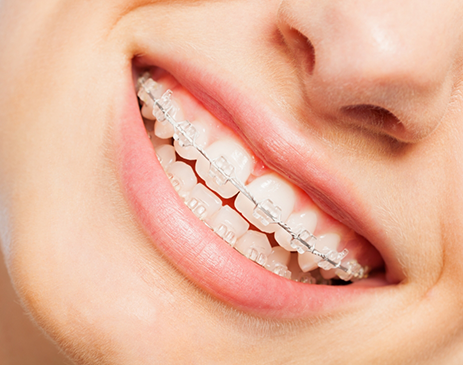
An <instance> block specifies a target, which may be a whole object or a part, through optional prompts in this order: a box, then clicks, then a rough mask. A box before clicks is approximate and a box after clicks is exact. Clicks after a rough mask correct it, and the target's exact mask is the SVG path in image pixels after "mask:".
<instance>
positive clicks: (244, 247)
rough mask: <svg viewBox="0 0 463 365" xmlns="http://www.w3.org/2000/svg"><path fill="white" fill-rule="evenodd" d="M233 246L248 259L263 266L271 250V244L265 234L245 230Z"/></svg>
mask: <svg viewBox="0 0 463 365" xmlns="http://www.w3.org/2000/svg"><path fill="white" fill-rule="evenodd" d="M235 248H236V249H237V250H238V251H239V252H241V253H242V254H243V255H244V256H246V257H247V258H248V259H250V260H252V261H255V262H256V263H258V264H259V265H262V266H264V265H265V264H266V262H267V258H268V256H269V255H270V254H271V252H272V246H271V245H270V242H269V241H268V238H267V236H266V235H265V234H263V233H261V232H257V231H247V232H246V233H245V234H244V235H243V236H242V237H241V238H240V239H239V240H238V241H237V242H236V245H235Z"/></svg>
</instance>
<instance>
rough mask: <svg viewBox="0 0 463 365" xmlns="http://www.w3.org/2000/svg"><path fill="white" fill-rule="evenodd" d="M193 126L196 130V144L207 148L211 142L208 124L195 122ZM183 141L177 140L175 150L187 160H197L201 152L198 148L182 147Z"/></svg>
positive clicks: (192, 123)
mask: <svg viewBox="0 0 463 365" xmlns="http://www.w3.org/2000/svg"><path fill="white" fill-rule="evenodd" d="M191 125H192V126H193V127H194V129H195V132H196V133H195V138H194V141H195V144H196V145H197V146H198V147H201V148H205V147H206V146H207V143H208V141H209V128H207V126H206V124H205V123H204V122H201V121H193V122H191ZM181 144H182V143H181V141H180V140H177V141H175V142H174V146H175V150H176V151H177V153H178V154H179V155H180V156H182V157H183V158H185V159H187V160H197V159H198V157H199V152H198V150H197V149H196V148H194V147H192V146H188V145H183V146H182V145H181Z"/></svg>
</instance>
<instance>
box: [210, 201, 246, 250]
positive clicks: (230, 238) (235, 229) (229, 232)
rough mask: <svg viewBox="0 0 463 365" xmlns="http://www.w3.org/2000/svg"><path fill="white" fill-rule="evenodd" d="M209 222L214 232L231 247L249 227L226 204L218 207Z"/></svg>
mask: <svg viewBox="0 0 463 365" xmlns="http://www.w3.org/2000/svg"><path fill="white" fill-rule="evenodd" d="M209 224H210V226H211V227H212V229H213V230H214V232H215V233H217V234H218V235H219V236H220V237H221V238H222V239H223V240H224V241H225V242H227V243H228V244H229V245H230V246H232V247H233V246H234V245H235V243H236V241H237V240H238V239H239V238H240V237H241V236H242V235H244V234H245V233H246V231H247V230H248V229H249V223H248V222H246V221H245V220H244V219H243V218H242V217H241V216H240V215H239V214H238V213H237V212H236V211H235V210H233V209H232V208H230V207H229V206H228V205H225V206H223V207H222V208H220V210H219V211H218V213H217V214H215V215H214V216H213V217H212V218H211V220H210V222H209Z"/></svg>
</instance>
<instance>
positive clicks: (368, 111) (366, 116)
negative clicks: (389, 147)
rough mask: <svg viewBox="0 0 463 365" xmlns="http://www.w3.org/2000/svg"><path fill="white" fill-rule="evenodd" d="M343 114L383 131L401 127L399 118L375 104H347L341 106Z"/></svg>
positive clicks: (395, 129)
mask: <svg viewBox="0 0 463 365" xmlns="http://www.w3.org/2000/svg"><path fill="white" fill-rule="evenodd" d="M342 112H343V113H344V115H346V116H348V117H349V119H354V120H355V121H356V122H357V123H359V124H361V125H363V126H365V127H373V128H374V129H380V130H383V131H388V132H390V131H396V132H397V131H399V130H401V129H403V125H402V123H401V122H400V120H399V119H398V118H397V117H396V116H395V115H394V114H392V113H391V112H390V111H389V110H387V109H384V108H381V107H379V106H376V105H368V104H363V105H349V106H346V107H343V108H342Z"/></svg>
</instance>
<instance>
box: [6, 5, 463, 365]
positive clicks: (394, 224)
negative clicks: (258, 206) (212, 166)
mask: <svg viewBox="0 0 463 365" xmlns="http://www.w3.org/2000/svg"><path fill="white" fill-rule="evenodd" d="M462 16H463V2H462V1H456V0H455V1H452V0H445V1H439V2H437V1H420V0H401V1H398V0H392V1H371V0H368V1H367V0H356V1H354V0H343V1H307V0H304V1H303V0H283V1H279V0H278V1H269V0H265V1H264V0H260V1H258V0H256V1H249V0H246V1H244V0H242V1H229V0H227V1H220V0H219V1H175V2H173V1H149V0H145V1H143V0H137V1H126V0H112V1H103V0H101V1H78V2H69V1H59V0H46V1H45V0H40V1H29V2H17V1H2V2H0V34H1V38H0V49H1V50H2V51H1V53H0V85H1V93H0V125H1V133H0V176H1V179H0V207H1V215H0V238H1V243H2V250H3V254H4V256H5V259H6V263H7V266H8V269H9V272H10V275H11V278H12V280H13V283H14V285H15V288H16V290H17V291H18V293H19V295H20V297H21V299H22V301H23V303H24V305H25V307H26V308H27V310H28V311H30V313H31V314H32V316H33V318H34V319H35V320H36V321H37V322H38V323H39V325H40V326H41V327H43V329H44V330H45V331H46V332H47V333H48V334H49V335H50V336H51V338H52V339H53V340H55V341H56V342H57V344H58V345H59V346H60V347H61V348H63V349H64V351H65V352H66V353H67V354H68V355H70V356H72V357H73V359H74V360H76V361H77V360H78V361H80V362H82V363H98V364H102V363H111V364H112V363H124V364H139V363H140V364H141V363H147V364H148V363H149V364H152V363H161V364H169V363H191V364H204V363H223V364H228V363H230V364H231V363H246V364H247V363H249V364H256V363H269V364H270V363H271V364H281V363H285V364H286V363H291V364H293V363H294V364H307V363H309V362H310V363H311V364H312V363H313V364H318V363H320V364H321V363H324V364H325V363H329V364H334V363H344V364H354V363H355V364H359V363H360V364H367V363H381V364H389V363H390V364H398V363H400V364H403V363H412V362H413V363H414V362H416V363H430V364H435V363H455V362H456V361H458V360H457V359H458V358H459V359H460V360H461V359H462V357H461V356H462V355H463V354H462V353H461V346H460V343H461V337H462V328H463V316H462V314H461V306H462V300H463V296H462V295H460V287H461V283H462V280H463V269H462V268H463V266H462V265H461V261H462V259H463V250H462V249H461V242H462V240H463V211H462V207H463V159H462V158H461V156H463V112H462V108H463V99H462V81H463V42H462V35H463V22H462V21H461V19H462ZM144 71H149V72H150V73H151V76H152V78H153V79H155V80H156V81H158V82H159V83H160V84H161V85H162V87H163V88H167V87H169V88H171V89H172V90H173V96H174V97H177V102H178V104H179V105H180V107H181V108H182V111H183V113H184V115H185V117H186V118H187V119H189V120H190V121H191V120H195V121H200V127H197V129H201V128H203V129H202V130H203V131H205V132H204V133H205V135H207V136H208V139H207V142H204V143H205V144H204V146H206V147H209V146H211V145H212V144H214V143H215V147H214V148H215V150H214V151H215V152H214V153H215V154H216V155H218V156H222V155H223V154H227V153H229V152H230V151H232V150H233V151H235V150H239V151H242V154H243V155H246V156H248V158H249V161H248V163H247V164H246V166H245V168H244V167H243V169H248V170H249V174H248V175H247V176H246V177H245V178H244V180H246V181H245V182H247V183H251V182H252V181H258V182H261V181H264V183H260V185H259V184H257V183H256V184H255V186H257V187H256V188H255V189H256V190H255V192H254V193H255V194H257V195H259V194H261V195H259V196H262V197H263V198H262V197H261V199H264V198H266V199H271V200H272V202H280V203H278V204H279V205H280V206H281V207H282V208H281V209H282V212H281V214H282V216H285V217H283V218H282V219H285V220H288V219H289V216H290V214H295V215H296V216H297V214H299V218H298V219H308V220H309V218H307V217H310V219H311V220H310V223H306V224H308V225H312V228H311V229H310V230H311V232H312V233H314V235H315V236H317V237H319V240H318V241H321V242H325V243H326V244H327V245H328V246H329V245H334V246H337V247H335V248H337V250H338V251H341V250H342V249H343V248H347V249H348V250H349V256H348V257H347V258H346V259H349V260H352V259H355V260H357V261H358V262H359V263H360V264H361V265H363V266H369V268H370V276H369V278H366V279H362V280H359V281H356V282H355V283H354V284H351V285H345V286H341V285H331V286H329V285H326V283H327V280H323V279H322V278H321V277H320V275H322V277H323V278H325V279H329V278H332V276H333V272H334V270H331V271H324V270H322V269H317V262H316V261H314V260H313V257H312V256H310V255H311V254H310V253H306V254H303V255H306V256H304V257H305V258H307V257H309V256H310V257H311V258H310V259H304V258H300V257H298V255H299V254H298V253H297V252H294V249H293V250H292V251H293V252H292V253H291V254H289V253H288V251H287V250H283V251H282V250H280V249H275V247H277V246H276V245H278V242H276V241H275V237H276V235H277V234H275V235H274V234H273V233H270V234H269V233H267V234H265V235H264V234H260V233H258V234H255V237H258V239H259V240H261V241H262V240H263V241H265V240H266V239H269V243H270V245H271V246H273V248H270V249H269V250H273V251H268V252H267V251H265V250H267V248H268V247H269V246H265V245H268V243H265V245H264V244H263V243H262V245H264V246H265V247H264V248H263V249H262V250H264V251H265V252H266V257H267V263H266V264H265V265H264V266H266V265H267V269H268V268H269V267H268V265H269V263H270V262H274V263H279V264H282V265H283V264H285V265H286V268H288V269H289V270H290V271H291V272H292V278H293V279H299V282H297V281H296V280H292V281H290V280H288V279H286V278H282V277H280V276H278V275H275V274H274V273H271V272H270V271H269V270H266V269H265V267H264V268H263V267H261V266H259V265H258V264H256V263H254V262H251V260H250V259H248V258H246V257H245V256H243V255H241V254H240V253H239V252H238V251H239V250H235V249H233V248H231V247H230V245H229V244H227V243H226V242H225V240H223V239H221V238H220V237H219V236H218V235H217V234H215V233H214V232H213V231H212V230H211V229H210V228H208V227H207V226H206V225H205V224H204V223H203V222H201V221H200V220H199V219H198V218H197V217H195V214H193V213H198V212H197V211H196V212H194V210H193V212H192V211H191V210H189V209H188V208H187V206H186V205H185V204H184V202H183V201H182V199H181V198H179V195H178V194H177V193H176V192H175V190H174V188H173V187H172V185H171V183H170V181H169V177H168V176H170V180H171V181H172V182H174V180H175V179H173V178H172V176H174V177H175V173H174V172H173V170H172V169H171V170H169V166H172V165H167V163H166V159H167V158H165V159H164V164H165V165H164V168H166V171H167V173H166V172H164V170H163V166H161V164H160V163H159V161H158V159H157V158H156V155H155V153H154V151H153V145H154V146H156V151H157V152H158V154H160V153H159V150H158V149H159V146H160V145H165V143H167V142H169V141H170V140H168V139H164V140H162V141H160V140H159V139H158V138H157V137H156V138H155V137H154V134H155V133H156V132H152V129H153V121H150V120H149V119H153V118H152V117H149V115H148V112H149V108H147V107H145V109H148V110H147V111H146V110H145V111H144V114H145V116H146V117H148V119H145V121H144V120H143V119H142V117H141V113H140V107H139V102H138V101H137V96H136V94H137V92H136V90H135V85H136V79H137V77H138V76H140V75H141V74H142V72H144ZM156 123H160V122H156ZM201 123H202V124H201ZM145 127H146V129H147V130H148V132H149V134H150V135H151V137H152V138H151V142H152V143H150V139H149V138H148V134H147V132H146V130H145ZM154 128H158V126H157V124H156V125H155V126H154ZM159 128H160V127H159ZM155 131H156V129H155ZM159 133H161V132H159ZM159 133H158V134H159ZM230 141H232V142H230ZM227 143H233V144H232V147H230V145H229V144H227ZM224 146H225V147H224ZM206 147H205V148H206ZM169 148H170V149H172V148H171V147H169ZM169 148H168V149H169ZM177 150H178V146H177ZM227 151H228V152H227ZM243 151H244V152H243ZM211 153H212V152H211ZM227 156H228V155H227ZM177 160H178V161H188V160H185V159H181V158H180V157H178V156H177ZM161 162H162V161H161ZM198 164H199V162H198ZM198 164H197V165H196V167H195V169H196V170H198V169H199V168H198ZM180 165H181V166H182V168H185V166H187V165H189V166H193V167H194V163H193V162H188V163H186V164H185V163H184V164H177V165H176V166H180ZM240 168H241V167H240ZM169 171H170V173H169ZM182 171H183V172H182ZM188 171H190V172H191V170H188ZM240 171H241V170H240ZM183 173H185V174H186V172H184V170H181V172H178V174H180V175H181V174H183ZM182 176H183V175H182ZM269 176H270V177H269ZM177 177H178V176H177ZM185 179H186V178H185ZM194 179H197V178H196V177H195V178H194ZM202 179H205V180H206V181H208V179H210V175H208V173H207V167H206V173H205V175H203V177H202ZM265 179H267V180H265ZM272 179H273V180H272ZM198 181H201V179H199V180H198ZM265 181H267V185H272V184H273V185H272V186H277V188H275V189H274V190H275V191H273V193H272V192H268V191H266V190H265V189H266V186H267V185H266V182H265ZM275 181H276V182H275ZM183 183H185V181H183ZM185 184H186V183H185ZM185 189H186V188H185ZM187 190H188V189H187ZM192 194H193V193H192V190H191V189H190V190H188V191H187V192H185V193H184V194H183V198H184V199H185V200H186V202H187V203H188V202H189V203H191V202H192V200H191V199H192V198H191V196H192ZM266 194H267V195H266ZM236 199H238V198H236ZM221 200H222V201H223V203H227V204H229V205H231V206H233V205H235V206H238V205H239V204H238V203H237V202H236V200H235V201H233V200H229V198H222V199H221ZM191 204H192V203H191ZM191 204H190V205H191ZM219 204H222V202H220V203H219ZM287 206H289V208H287ZM243 209H244V208H243ZM246 209H247V208H246ZM249 209H251V213H252V208H249ZM304 214H305V215H304ZM251 216H252V214H251ZM211 217H213V215H212V213H211V215H210V216H209V217H208V218H209V219H205V220H206V221H207V222H208V224H209V225H211V226H213V223H211V222H212V218H211ZM227 217H228V216H227ZM230 217H232V218H230ZM230 217H229V218H228V221H231V222H232V223H230V225H229V226H228V229H229V230H233V229H235V230H237V229H238V228H237V227H238V226H239V225H240V224H242V223H243V222H245V221H244V220H242V219H241V218H236V219H237V221H236V222H235V221H233V219H235V218H233V217H235V215H232V216H230ZM301 217H302V218H301ZM304 217H305V218H304ZM203 219H204V217H203ZM251 220H252V219H251ZM296 220H297V219H296ZM228 221H227V222H228ZM233 222H234V223H233ZM254 225H256V226H258V223H255V222H254ZM270 226H272V225H270ZM274 226H275V224H274V225H273V226H272V227H274ZM265 227H267V228H268V226H265ZM251 228H252V229H253V230H254V231H255V232H260V231H265V230H266V229H267V228H262V227H261V229H258V228H259V227H257V228H256V227H251ZM270 230H271V229H270ZM216 231H217V229H216ZM235 233H236V232H235ZM242 237H244V236H242ZM249 237H251V238H249V239H248V241H246V240H238V242H240V243H239V244H238V243H236V244H235V247H245V248H246V250H247V249H249V247H254V246H252V245H257V246H259V245H260V244H261V243H259V242H261V241H258V243H256V242H257V241H252V240H253V239H256V240H257V238H255V237H254V236H252V235H251V236H249ZM253 237H254V238H253ZM250 240H251V241H252V242H251V241H250ZM323 240H325V241H323ZM283 241H284V239H283ZM338 241H339V242H338ZM243 242H244V243H243ZM249 242H251V243H249ZM280 244H281V243H280ZM240 245H242V246H240ZM282 245H283V244H282ZM288 245H289V240H288V241H286V248H287V249H288V250H291V249H292V248H291V247H289V246H288ZM257 246H256V247H257ZM259 247H261V246H259ZM330 247H331V246H330ZM241 251H242V252H243V253H245V249H241ZM246 252H248V251H246ZM259 252H260V251H259ZM245 254H246V253H245ZM271 255H273V256H271ZM248 256H249V255H248ZM311 259H312V261H311V262H308V261H307V260H309V261H310V260H311ZM272 260H274V261H272ZM288 260H290V261H289V262H288ZM304 260H306V261H304ZM314 262H315V264H314ZM344 262H345V261H344ZM310 265H315V266H310ZM309 267H310V268H311V269H313V268H315V270H312V271H311V270H309ZM307 272H308V273H311V275H312V276H313V277H315V278H316V277H317V275H318V276H319V277H318V284H309V283H303V282H300V281H304V280H303V278H305V280H306V281H307V278H308V277H309V278H310V275H309V274H307ZM301 278H302V279H301ZM309 281H310V280H309ZM332 283H333V284H339V283H340V281H339V280H332Z"/></svg>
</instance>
